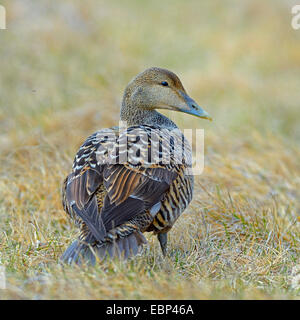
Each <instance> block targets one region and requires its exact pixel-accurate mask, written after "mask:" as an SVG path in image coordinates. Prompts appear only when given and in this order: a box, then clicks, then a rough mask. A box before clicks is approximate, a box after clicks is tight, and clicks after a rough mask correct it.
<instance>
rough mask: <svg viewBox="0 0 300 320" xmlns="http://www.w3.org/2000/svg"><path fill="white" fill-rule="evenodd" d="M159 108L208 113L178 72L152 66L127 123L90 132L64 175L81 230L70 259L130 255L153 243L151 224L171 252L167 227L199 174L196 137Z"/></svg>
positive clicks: (130, 89)
mask: <svg viewBox="0 0 300 320" xmlns="http://www.w3.org/2000/svg"><path fill="white" fill-rule="evenodd" d="M155 109H171V110H175V111H180V112H185V113H190V114H193V115H196V116H198V117H202V118H209V116H208V114H207V113H206V112H205V111H203V110H202V109H201V108H200V107H199V106H198V105H197V104H196V103H195V101H194V100H192V99H191V98H190V97H189V96H188V95H187V93H186V92H185V90H184V88H183V86H182V84H181V82H180V80H179V78H178V77H177V76H176V75H175V74H174V73H172V72H170V71H168V70H165V69H160V68H150V69H147V70H145V71H144V72H143V73H141V74H139V75H137V77H135V78H134V79H133V80H132V81H131V82H130V83H129V84H128V86H127V88H126V90H125V93H124V97H123V102H122V107H121V115H120V118H121V120H122V121H126V123H127V126H126V127H124V128H123V127H114V128H110V129H103V130H100V131H98V132H96V133H94V134H93V135H91V136H90V137H89V138H88V139H87V140H86V141H85V142H84V143H83V145H82V146H81V147H80V148H79V150H78V152H77V154H76V157H75V160H74V164H73V169H72V172H71V173H70V175H68V177H67V178H66V179H65V181H64V184H63V192H62V193H63V196H62V198H63V206H64V209H65V211H66V212H67V213H68V214H69V216H70V217H71V218H72V219H73V220H74V221H75V223H76V224H77V226H78V227H79V229H80V236H79V238H78V239H77V240H76V241H75V242H73V243H72V244H71V246H70V247H69V248H68V249H67V250H66V251H65V253H64V254H63V256H62V260H63V261H65V262H67V263H72V262H75V263H81V262H82V260H85V261H87V262H90V263H92V264H94V263H95V262H96V260H97V258H99V259H102V258H104V257H105V256H106V255H109V256H111V257H114V256H118V257H123V258H128V257H130V256H133V255H136V254H137V253H138V252H139V251H140V249H141V248H142V245H143V244H145V243H146V242H147V241H146V239H145V237H144V236H143V232H149V231H152V232H154V233H155V234H157V235H158V239H159V241H160V244H161V248H162V251H163V254H166V245H167V232H168V231H169V230H170V229H171V228H172V226H173V225H174V223H175V221H176V220H177V219H178V217H179V216H180V214H181V213H182V212H183V211H184V210H185V208H186V207H187V206H188V204H189V203H190V201H191V200H192V195H193V176H192V175H191V171H190V166H191V150H190V146H189V144H188V143H187V141H186V140H185V139H184V136H183V135H182V133H181V132H180V130H179V129H178V128H177V127H176V125H175V124H174V123H173V122H172V121H171V120H170V119H168V118H167V117H165V116H163V115H162V114H160V113H158V112H157V111H156V110H155ZM165 146H167V148H165ZM165 150H167V151H168V152H165Z"/></svg>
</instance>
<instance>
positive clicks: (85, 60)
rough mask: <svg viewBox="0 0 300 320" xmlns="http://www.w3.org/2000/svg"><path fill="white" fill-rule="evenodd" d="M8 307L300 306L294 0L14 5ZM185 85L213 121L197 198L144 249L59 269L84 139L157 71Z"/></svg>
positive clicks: (5, 217)
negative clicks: (127, 303)
mask: <svg viewBox="0 0 300 320" xmlns="http://www.w3.org/2000/svg"><path fill="white" fill-rule="evenodd" d="M1 4H2V5H4V6H5V7H6V11H7V20H8V21H7V28H8V29H7V30H5V31H4V30H0V53H1V60H0V70H1V73H0V264H2V265H4V266H5V267H6V280H7V289H5V290H0V298H1V299H153V298H155V299H299V294H300V291H299V290H300V289H299V288H300V280H299V273H300V267H299V265H300V254H299V246H300V237H299V236H300V228H299V224H300V219H299V216H300V203H299V198H300V148H299V141H300V129H299V128H300V125H299V116H300V109H299V102H300V91H299V87H300V77H299V71H300V67H299V66H300V31H295V30H293V29H292V28H291V25H290V20H291V14H290V7H291V2H289V1H271V0H269V1H264V2H263V3H262V2H261V1H258V0H254V1H253V0H251V1H250V0H246V1H242V2H233V1H210V2H208V1H207V2H200V1H196V0H195V1H188V2H182V1H179V0H172V1H168V0H167V1H163V2H162V1H156V0H154V1H151V2H148V1H147V2H146V1H137V0H132V1H129V0H126V1H111V2H107V1H106V2H104V1H96V0H88V1H85V2H84V3H83V2H82V1H79V0H75V1H73V0H72V1H71V0H66V1H64V2H63V3H57V2H56V3H55V4H53V2H52V1H46V0H41V1H38V2H36V1H31V0H27V1H17V0H15V1H2V3H1ZM150 66H161V67H165V68H169V69H171V70H173V71H175V72H176V73H177V74H179V76H180V77H181V79H182V81H183V83H184V85H185V87H186V89H187V91H188V92H189V93H190V95H191V96H192V97H193V98H194V99H195V100H196V101H197V102H198V103H199V104H200V105H202V106H204V107H205V109H206V110H207V111H209V113H210V114H212V116H213V117H214V122H213V123H206V122H205V121H201V122H199V120H198V119H194V118H192V117H190V116H182V115H179V114H172V113H167V115H168V116H170V117H171V118H172V119H173V120H175V121H176V122H177V123H178V124H179V125H180V127H182V128H191V127H192V128H199V127H203V128H204V129H205V161H206V162H205V170H204V173H203V174H202V175H200V176H197V177H196V185H195V196H194V200H193V202H192V204H191V205H190V206H189V208H188V209H187V210H186V212H185V213H184V214H183V215H182V216H181V218H180V219H179V220H178V222H177V223H176V225H175V226H174V228H173V229H172V231H171V232H170V241H169V255H168V257H167V258H166V259H163V258H162V256H161V253H160V249H159V247H158V243H157V240H156V239H155V237H153V236H151V235H147V238H148V240H149V246H148V247H146V248H145V250H144V252H143V253H142V255H141V256H139V257H137V258H136V259H134V260H132V261H129V262H128V263H122V262H118V261H110V262H106V263H104V264H102V265H98V266H96V267H95V268H89V267H83V268H81V269H80V268H78V267H68V266H65V267H62V266H60V265H59V264H58V258H59V256H60V255H61V253H62V252H63V251H64V250H65V249H66V247H67V246H68V244H69V243H70V242H71V241H72V239H74V237H75V236H76V229H75V228H74V226H73V225H72V224H71V223H70V222H69V221H68V219H67V218H66V216H65V214H64V212H63V210H62V206H61V200H60V188H61V183H62V181H63V179H64V177H65V176H66V175H67V174H68V173H69V171H70V168H71V165H72V159H73V157H74V155H75V152H76V150H77V148H78V147H79V145H80V144H81V143H82V142H83V140H84V139H85V138H86V137H87V136H88V135H89V134H91V133H92V132H94V131H95V130H97V129H99V128H103V127H109V126H112V125H115V124H117V123H118V118H119V104H120V99H121V96H122V92H123V89H124V87H125V86H126V84H127V82H128V81H129V80H130V79H131V78H132V77H133V76H134V75H135V74H136V73H138V72H140V71H142V70H143V69H145V68H146V67H150Z"/></svg>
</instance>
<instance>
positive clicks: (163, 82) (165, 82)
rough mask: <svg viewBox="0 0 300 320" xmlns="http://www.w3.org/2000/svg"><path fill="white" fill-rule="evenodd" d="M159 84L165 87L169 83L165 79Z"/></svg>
mask: <svg viewBox="0 0 300 320" xmlns="http://www.w3.org/2000/svg"><path fill="white" fill-rule="evenodd" d="M161 85H162V86H165V87H167V86H168V85H169V84H168V82H167V81H162V83H161Z"/></svg>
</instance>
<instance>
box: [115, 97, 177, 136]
mask: <svg viewBox="0 0 300 320" xmlns="http://www.w3.org/2000/svg"><path fill="white" fill-rule="evenodd" d="M120 119H121V121H125V122H126V123H127V126H134V125H150V126H153V125H154V126H159V127H160V128H166V129H170V130H172V129H175V128H177V126H176V124H175V123H174V122H173V121H172V120H170V119H169V118H168V117H166V116H164V115H162V114H161V113H159V112H157V111H156V110H148V109H141V108H139V107H137V106H134V105H130V104H128V103H125V102H124V101H123V103H122V107H121V113H120Z"/></svg>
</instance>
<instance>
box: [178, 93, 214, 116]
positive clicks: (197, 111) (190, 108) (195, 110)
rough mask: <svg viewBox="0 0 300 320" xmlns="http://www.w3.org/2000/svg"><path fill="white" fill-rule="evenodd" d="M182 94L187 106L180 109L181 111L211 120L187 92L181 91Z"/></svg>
mask: <svg viewBox="0 0 300 320" xmlns="http://www.w3.org/2000/svg"><path fill="white" fill-rule="evenodd" d="M182 96H183V98H184V100H185V102H186V105H187V108H185V109H181V110H180V111H181V112H184V113H187V114H191V115H193V116H196V117H199V118H202V119H207V120H210V121H212V120H213V119H212V117H211V116H210V115H209V114H208V113H207V112H206V111H205V110H204V109H202V108H201V107H200V106H199V105H198V104H197V103H196V102H195V101H194V100H193V99H192V98H190V97H189V96H188V95H187V94H185V93H182Z"/></svg>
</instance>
